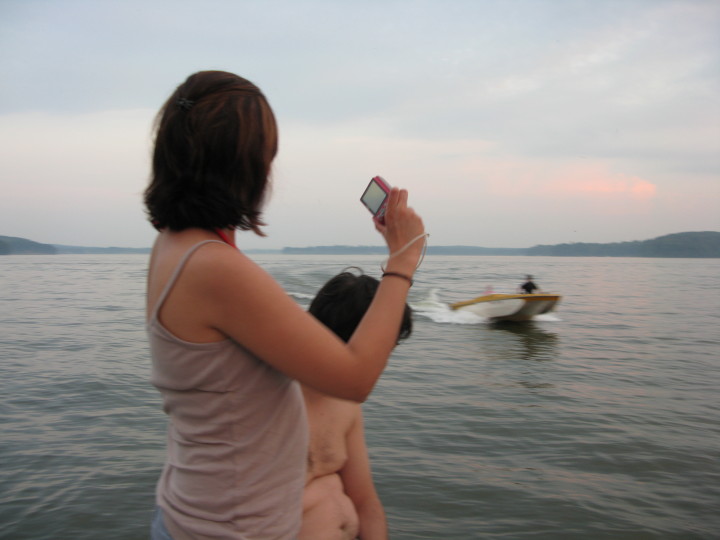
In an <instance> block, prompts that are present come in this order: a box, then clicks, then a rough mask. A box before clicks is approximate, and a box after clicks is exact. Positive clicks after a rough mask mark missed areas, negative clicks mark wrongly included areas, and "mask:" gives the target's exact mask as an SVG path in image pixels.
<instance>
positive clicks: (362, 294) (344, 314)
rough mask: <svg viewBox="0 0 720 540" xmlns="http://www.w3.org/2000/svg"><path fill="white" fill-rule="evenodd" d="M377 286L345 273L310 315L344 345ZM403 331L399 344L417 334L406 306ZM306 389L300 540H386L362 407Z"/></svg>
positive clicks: (324, 292)
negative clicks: (307, 443) (307, 433)
mask: <svg viewBox="0 0 720 540" xmlns="http://www.w3.org/2000/svg"><path fill="white" fill-rule="evenodd" d="M377 287H378V281H377V280H376V279H374V278H371V277H369V276H365V275H362V274H361V275H355V274H352V273H350V272H347V271H345V272H342V273H341V274H338V275H337V276H335V277H334V278H332V279H331V280H330V281H328V282H327V283H326V284H325V285H324V286H323V287H322V289H320V291H319V292H318V294H317V296H316V297H315V299H314V300H313V301H312V303H311V304H310V309H309V311H310V313H312V314H313V315H314V316H315V317H316V318H317V319H318V320H319V321H320V322H322V323H324V324H325V325H326V326H327V327H328V328H330V329H331V330H332V331H334V332H335V333H336V334H337V335H338V336H339V337H340V338H341V339H342V340H343V341H349V340H350V337H351V336H352V334H353V332H354V331H355V328H356V327H357V325H358V323H359V322H360V319H362V316H363V314H364V313H365V311H366V310H367V308H368V306H369V305H370V302H371V301H372V299H373V296H374V295H375V291H376V289H377ZM398 330H399V331H398V339H405V338H407V337H408V336H410V333H411V332H412V318H411V311H410V308H409V306H407V305H406V306H405V314H404V316H403V321H402V326H401V328H399V329H398ZM302 390H303V395H304V397H305V405H306V407H307V415H308V421H309V424H310V451H309V455H308V477H307V483H306V484H305V493H304V495H303V518H302V528H301V530H300V536H299V537H298V540H352V539H354V538H360V539H362V540H386V539H387V538H388V531H387V522H386V519H385V510H383V506H382V503H381V502H380V498H379V497H378V495H377V492H376V491H375V486H374V484H373V480H372V473H371V471H370V460H369V458H368V452H367V446H366V445H365V433H364V429H363V415H362V409H361V407H360V404H359V403H355V402H353V401H345V400H341V399H336V398H332V397H329V396H327V395H325V394H321V393H320V392H317V391H315V390H313V389H311V388H308V387H307V386H305V385H303V387H302Z"/></svg>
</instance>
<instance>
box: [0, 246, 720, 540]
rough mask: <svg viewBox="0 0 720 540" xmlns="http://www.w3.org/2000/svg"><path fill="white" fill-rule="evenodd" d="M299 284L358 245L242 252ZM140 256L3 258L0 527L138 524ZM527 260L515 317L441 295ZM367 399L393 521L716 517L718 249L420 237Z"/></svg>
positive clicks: (457, 523) (147, 416) (481, 285)
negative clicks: (342, 249)
mask: <svg viewBox="0 0 720 540" xmlns="http://www.w3.org/2000/svg"><path fill="white" fill-rule="evenodd" d="M253 258H254V259H255V260H256V261H258V262H259V263H260V264H261V265H262V266H264V267H265V268H266V269H267V270H268V271H269V272H271V273H272V274H273V275H274V276H275V277H276V278H277V279H278V280H279V281H280V283H282V284H283V286H284V287H285V288H286V290H287V291H289V292H290V293H291V294H292V295H293V297H295V298H296V299H297V300H298V302H300V303H301V304H303V305H306V304H307V303H308V302H309V299H310V298H311V296H312V295H313V294H314V292H315V291H316V290H317V289H318V288H319V287H320V286H321V285H322V284H323V283H324V282H325V281H326V280H327V279H328V278H329V277H331V276H332V275H334V274H335V273H337V272H339V271H341V270H342V269H344V268H345V267H347V266H351V265H355V266H360V267H362V268H363V269H364V270H365V271H366V272H367V273H370V274H372V275H376V276H377V275H378V273H379V270H378V266H379V263H380V262H381V258H379V257H373V256H337V257H330V256H303V255H297V256H286V255H257V256H253ZM145 267H146V256H143V255H97V256H96V255H80V256H76V255H55V256H6V257H0V396H1V397H0V464H1V466H0V538H2V539H13V540H21V539H46V538H47V539H65V538H67V539H73V540H85V539H87V540H91V539H92V540H95V539H97V538H103V539H117V540H135V539H142V538H147V530H148V522H149V519H150V515H151V512H152V508H153V490H154V485H155V482H156V480H157V477H158V475H159V472H160V468H161V466H162V462H163V451H164V447H163V444H164V430H165V417H164V415H163V414H162V412H161V409H160V399H159V395H158V393H157V392H156V390H155V389H154V388H153V387H152V386H151V385H150V384H149V382H148V378H149V364H148V350H147V344H146V336H145V330H144V321H143V302H144V272H145ZM525 273H532V274H534V275H535V276H536V281H537V283H538V284H539V285H541V287H542V288H543V289H544V290H546V291H555V292H559V293H561V294H563V300H562V303H561V304H560V306H559V307H558V310H557V311H556V312H555V313H553V314H548V315H544V316H541V317H540V319H539V320H537V321H535V322H532V323H528V324H518V325H511V326H497V325H492V324H489V323H488V322H487V321H484V320H481V319H479V318H476V317H473V316H468V315H462V314H460V313H456V312H452V311H451V310H450V309H449V307H448V304H449V303H451V302H455V301H459V300H466V299H470V298H473V297H475V296H478V295H479V294H481V293H482V292H483V291H484V290H485V289H486V288H487V287H493V288H494V290H495V291H496V292H503V291H507V292H511V291H513V290H514V289H515V287H516V286H517V284H518V283H519V282H520V281H521V279H522V277H523V276H524V274H525ZM411 304H412V306H413V307H414V308H415V313H416V316H415V329H414V333H413V336H412V337H411V338H410V340H408V341H407V342H405V343H403V344H401V345H400V346H399V347H398V348H397V349H396V351H395V353H394V355H393V357H392V359H391V362H390V365H389V367H388V369H387V370H386V372H385V373H384V374H383V376H382V378H381V380H380V382H379V383H378V386H377V387H376V389H375V391H374V392H373V394H372V396H371V397H370V399H369V400H368V402H367V403H366V404H365V406H364V410H365V415H366V423H367V440H368V444H369V447H370V453H371V457H372V461H373V469H374V473H375V481H376V484H377V487H378V491H379V493H380V496H381V498H382V500H383V503H384V505H385V508H386V511H387V514H388V519H389V524H390V529H391V537H392V538H393V539H396V540H410V539H474V538H478V539H485V538H487V539H513V540H514V539H519V540H525V539H548V540H550V539H552V540H557V539H581V540H593V539H656V538H657V539H696V538H697V539H700V538H702V539H711V538H714V539H717V538H720V512H719V511H718V509H720V398H719V395H720V392H719V390H720V260H718V259H697V260H692V259H626V258H551V257H548V258H544V257H440V256H428V257H427V258H426V259H425V262H424V263H423V266H422V268H421V269H420V271H419V272H418V274H417V279H416V283H415V286H414V287H413V289H412V291H411Z"/></svg>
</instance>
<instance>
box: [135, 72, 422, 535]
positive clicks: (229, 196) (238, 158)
mask: <svg viewBox="0 0 720 540" xmlns="http://www.w3.org/2000/svg"><path fill="white" fill-rule="evenodd" d="M277 141H278V138H277V127H276V124H275V118H274V115H273V112H272V109H271V108H270V105H269V104H268V102H267V100H266V98H265V96H264V95H263V93H262V92H261V91H260V89H259V88H258V87H257V86H255V85H254V84H253V83H251V82H250V81H248V80H246V79H243V78H242V77H239V76H237V75H235V74H232V73H227V72H224V71H202V72H198V73H195V74H193V75H191V76H190V77H188V78H187V79H186V80H185V82H183V83H182V84H181V85H180V86H178V87H177V89H175V91H174V92H173V93H172V94H171V95H170V97H169V98H168V100H167V101H166V102H165V104H164V105H163V106H162V108H161V109H160V111H159V113H158V116H157V118H156V121H155V127H154V150H153V154H152V172H151V178H150V183H149V185H148V187H147V189H146V190H145V194H144V202H145V207H146V210H147V213H148V218H149V220H150V221H151V222H152V223H153V225H154V226H155V228H156V229H157V230H158V234H157V237H156V240H155V243H154V245H153V248H152V253H151V256H150V261H149V266H148V272H147V306H146V317H147V331H148V338H149V341H150V355H151V359H152V372H151V382H152V384H153V385H154V386H155V387H156V388H157V389H158V390H159V392H160V394H161V397H162V401H163V409H164V411H165V413H166V414H167V416H168V432H167V452H166V453H167V458H166V461H165V465H164V468H163V471H162V473H161V475H160V479H159V481H158V484H157V488H156V497H155V499H156V511H155V514H154V517H153V520H152V525H151V538H153V539H154V540H156V539H160V538H162V539H164V540H167V539H168V538H169V539H173V540H186V539H190V538H192V539H194V540H209V539H211V538H212V539H217V538H244V539H246V540H253V539H260V538H272V539H274V540H291V539H296V538H297V535H298V533H299V532H300V526H301V518H302V497H303V491H304V487H305V483H306V467H307V450H308V444H309V440H308V439H309V432H308V424H307V417H306V412H305V405H304V400H303V396H302V391H301V389H300V383H302V384H304V385H306V386H308V387H309V388H312V389H314V390H317V391H319V392H323V393H325V394H327V395H330V396H333V397H336V398H342V399H347V400H351V401H355V402H362V401H364V400H365V399H366V398H367V396H368V395H369V393H370V392H371V391H372V389H373V387H374V385H375V383H376V381H377V379H378V377H379V376H380V374H381V373H382V371H383V369H384V368H385V365H386V363H387V360H388V358H389V356H390V354H391V352H392V350H393V347H394V346H395V345H396V343H397V335H398V328H400V325H401V322H402V319H403V315H404V312H405V303H406V299H407V295H408V291H409V288H410V286H411V285H412V279H411V278H412V275H413V273H414V272H415V269H416V267H417V264H418V261H419V260H420V256H421V252H422V247H423V246H422V243H421V242H414V241H413V239H415V238H422V236H421V235H422V233H424V227H423V222H422V219H421V218H420V217H419V216H418V215H417V214H416V213H415V212H414V211H413V210H412V208H410V207H408V202H407V201H408V193H407V191H405V190H400V189H397V188H394V189H393V190H392V191H391V192H390V195H389V202H388V205H387V211H386V215H385V223H384V224H378V225H376V229H377V230H378V231H379V233H380V234H381V235H382V237H383V238H384V240H385V243H386V244H387V246H388V250H389V252H390V254H394V256H392V257H390V258H389V259H388V263H387V268H386V272H385V274H384V277H383V279H382V280H381V282H380V285H379V286H378V288H377V292H376V294H375V296H374V298H373V301H372V303H371V304H370V307H369V308H368V310H367V312H366V313H365V316H364V317H363V318H362V320H361V322H360V323H359V325H358V327H357V330H356V331H355V333H354V334H353V336H352V338H351V339H350V340H349V341H348V342H347V343H346V342H344V341H343V340H341V339H340V338H338V337H337V336H336V335H335V334H334V333H333V332H332V331H331V330H329V329H328V328H327V327H326V326H325V325H324V324H322V323H320V322H319V321H318V320H317V319H315V317H313V316H312V315H311V314H309V313H307V311H305V310H304V309H302V308H301V307H300V306H299V305H298V304H297V303H296V302H295V301H294V300H293V299H292V298H291V297H290V296H289V295H288V294H287V293H286V292H285V291H284V290H283V289H282V287H281V286H280V285H279V284H278V283H277V282H276V281H275V280H274V279H273V278H272V277H271V276H270V275H269V274H268V273H267V272H266V271H264V270H263V269H262V268H261V267H260V266H259V265H257V264H256V263H255V262H253V261H252V260H251V259H250V258H248V257H247V256H246V255H244V254H243V253H242V251H240V250H239V249H238V248H237V247H236V240H238V241H239V240H240V237H239V235H236V230H238V229H239V230H240V231H252V232H254V233H255V234H257V235H260V236H264V233H263V231H262V227H263V226H264V222H263V220H262V209H263V206H264V201H265V199H266V198H267V194H268V186H269V177H270V171H271V165H272V162H273V159H274V157H275V154H276V152H277ZM318 189H319V188H318ZM419 235H420V236H419Z"/></svg>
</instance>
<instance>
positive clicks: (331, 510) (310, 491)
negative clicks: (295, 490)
mask: <svg viewBox="0 0 720 540" xmlns="http://www.w3.org/2000/svg"><path fill="white" fill-rule="evenodd" d="M358 532H359V520H358V515H357V512H356V511H355V506H354V505H353V503H352V501H351V500H350V498H349V497H348V496H347V495H345V493H344V491H343V484H342V480H341V479H340V476H338V475H337V474H326V475H325V476H321V477H319V478H314V479H312V480H311V481H310V482H309V483H308V484H307V486H305V493H304V494H303V518H302V528H301V529H300V535H299V536H298V540H352V539H354V538H357V535H358Z"/></svg>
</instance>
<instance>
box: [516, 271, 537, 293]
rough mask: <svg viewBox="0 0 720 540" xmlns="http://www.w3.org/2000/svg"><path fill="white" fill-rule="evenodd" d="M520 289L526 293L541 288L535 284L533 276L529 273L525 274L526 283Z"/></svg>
mask: <svg viewBox="0 0 720 540" xmlns="http://www.w3.org/2000/svg"><path fill="white" fill-rule="evenodd" d="M520 290H521V291H523V292H524V293H525V294H533V293H534V292H535V291H537V290H539V288H538V286H537V285H535V282H534V281H533V277H532V276H529V275H528V276H525V283H523V284H522V285H520Z"/></svg>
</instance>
